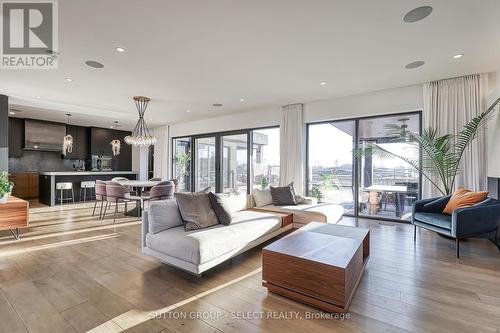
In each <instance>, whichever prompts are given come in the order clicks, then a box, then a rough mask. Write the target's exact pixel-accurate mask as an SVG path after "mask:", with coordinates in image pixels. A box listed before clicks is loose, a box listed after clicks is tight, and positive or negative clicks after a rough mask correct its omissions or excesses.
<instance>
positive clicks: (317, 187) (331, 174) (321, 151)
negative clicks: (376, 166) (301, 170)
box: [307, 120, 355, 214]
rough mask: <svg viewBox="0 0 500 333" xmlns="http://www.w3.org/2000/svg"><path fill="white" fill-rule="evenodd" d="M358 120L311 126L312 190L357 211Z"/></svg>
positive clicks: (309, 188)
mask: <svg viewBox="0 0 500 333" xmlns="http://www.w3.org/2000/svg"><path fill="white" fill-rule="evenodd" d="M354 131H355V122H354V121H353V120H349V121H335V122H328V123H321V124H311V125H309V128H308V169H307V173H308V177H307V178H308V192H309V196H313V197H316V198H318V200H319V201H320V202H327V203H336V204H340V205H342V206H343V207H344V209H345V211H346V213H349V214H354V208H355V207H354V190H355V189H354V186H353V184H354V164H353V156H352V150H353V148H354V141H355V140H354V138H355V136H354Z"/></svg>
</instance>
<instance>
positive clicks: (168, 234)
mask: <svg viewBox="0 0 500 333" xmlns="http://www.w3.org/2000/svg"><path fill="white" fill-rule="evenodd" d="M290 228H292V226H291V225H288V226H286V227H283V226H282V225H281V218H280V217H278V216H276V215H273V214H270V213H266V212H256V211H249V210H243V211H239V212H236V213H234V214H233V215H232V222H231V224H230V225H228V226H225V225H222V224H218V225H216V226H213V227H209V228H205V229H200V230H194V231H187V232H186V231H184V227H183V221H182V218H181V215H180V213H179V210H178V208H177V203H176V201H175V199H170V200H163V201H157V202H151V205H150V207H149V209H148V211H145V212H144V213H143V217H142V252H143V253H144V254H146V255H149V256H152V257H155V258H157V259H159V260H161V261H162V262H163V263H165V264H168V265H171V266H175V267H177V268H180V269H182V270H185V271H188V272H190V273H193V274H196V275H200V274H201V273H202V272H204V271H206V270H208V269H210V268H212V267H214V266H216V265H218V264H220V263H222V262H224V261H226V260H227V259H229V258H231V257H234V256H236V255H238V254H240V253H243V252H245V251H247V250H248V249H251V248H252V247H254V246H256V245H259V244H261V243H263V242H265V241H267V240H269V239H271V238H273V237H276V236H277V235H279V234H281V233H283V232H285V231H287V230H289V229H290Z"/></svg>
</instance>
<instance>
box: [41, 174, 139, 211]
mask: <svg viewBox="0 0 500 333" xmlns="http://www.w3.org/2000/svg"><path fill="white" fill-rule="evenodd" d="M137 174H138V172H137V171H70V172H68V171H61V172H59V171H47V172H40V173H39V202H40V203H41V204H44V205H47V206H55V204H56V183H73V191H74V193H75V202H78V201H80V183H81V182H82V181H95V180H97V179H99V180H111V179H112V178H115V177H125V178H128V179H131V180H133V179H136V178H137Z"/></svg>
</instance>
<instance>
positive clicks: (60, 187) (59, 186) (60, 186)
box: [56, 183, 75, 205]
mask: <svg viewBox="0 0 500 333" xmlns="http://www.w3.org/2000/svg"><path fill="white" fill-rule="evenodd" d="M57 191H60V196H59V198H57V197H56V201H57V199H59V202H60V203H61V205H62V203H63V201H65V200H67V201H69V200H72V201H73V203H74V202H75V192H74V191H73V183H56V192H57ZM64 191H71V198H69V197H67V198H64Z"/></svg>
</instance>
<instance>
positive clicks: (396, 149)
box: [307, 113, 421, 220]
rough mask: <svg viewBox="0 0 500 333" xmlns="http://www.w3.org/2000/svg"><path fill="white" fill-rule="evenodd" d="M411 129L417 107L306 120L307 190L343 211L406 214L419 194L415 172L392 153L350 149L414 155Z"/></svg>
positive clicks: (416, 124) (369, 214)
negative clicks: (367, 150)
mask: <svg viewBox="0 0 500 333" xmlns="http://www.w3.org/2000/svg"><path fill="white" fill-rule="evenodd" d="M410 132H413V133H417V134H418V133H419V132H420V113H408V114H399V115H388V116H380V117H370V118H360V119H352V120H343V121H331V122H322V123H318V124H309V125H308V126H307V190H308V195H309V196H313V197H316V198H318V200H319V201H320V202H325V203H336V204H340V205H342V206H343V207H344V209H345V212H346V214H350V215H354V216H367V217H378V218H380V217H381V218H387V219H397V220H408V218H409V215H410V212H411V205H412V203H413V202H414V201H415V200H417V199H418V198H419V197H420V183H421V182H420V177H419V174H418V172H417V171H415V170H414V169H413V168H412V167H410V166H409V165H408V164H406V163H405V162H404V161H402V160H401V159H398V158H396V157H394V158H386V157H384V158H381V157H378V156H379V155H372V156H370V155H363V154H360V156H358V157H356V155H357V154H355V153H354V152H355V151H357V150H361V148H363V147H370V146H371V147H373V148H380V149H381V150H382V149H383V150H386V151H388V152H392V153H394V154H397V155H404V156H406V157H410V158H412V159H415V160H418V159H419V155H420V151H419V147H418V145H417V144H416V143H415V142H412V141H411V135H409V133H410ZM386 155H387V154H386Z"/></svg>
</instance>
